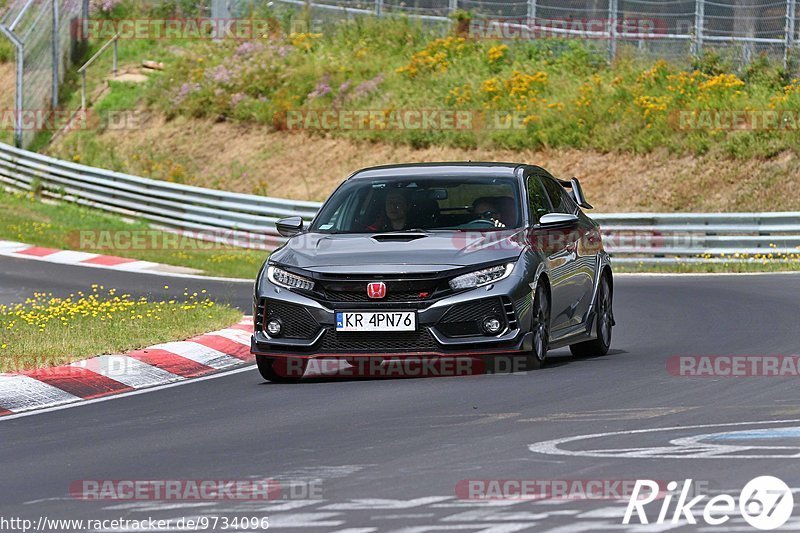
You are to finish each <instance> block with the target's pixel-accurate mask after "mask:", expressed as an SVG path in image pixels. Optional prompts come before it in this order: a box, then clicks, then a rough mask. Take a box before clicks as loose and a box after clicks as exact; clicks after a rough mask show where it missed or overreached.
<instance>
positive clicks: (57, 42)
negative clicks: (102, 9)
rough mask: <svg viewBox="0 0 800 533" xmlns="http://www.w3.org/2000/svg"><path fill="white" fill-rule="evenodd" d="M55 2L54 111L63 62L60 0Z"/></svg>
mask: <svg viewBox="0 0 800 533" xmlns="http://www.w3.org/2000/svg"><path fill="white" fill-rule="evenodd" d="M52 2H53V35H52V37H53V50H52V52H53V95H52V98H51V103H52V105H53V109H56V108H57V107H58V85H59V79H58V71H59V67H60V65H59V63H60V62H61V60H60V57H61V54H60V53H59V52H60V50H59V48H60V47H61V38H60V37H61V36H60V35H59V31H58V0H52Z"/></svg>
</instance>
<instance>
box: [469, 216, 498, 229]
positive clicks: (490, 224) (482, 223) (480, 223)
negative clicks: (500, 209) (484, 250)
mask: <svg viewBox="0 0 800 533" xmlns="http://www.w3.org/2000/svg"><path fill="white" fill-rule="evenodd" d="M464 226H466V227H469V228H481V227H487V228H495V227H497V226H496V225H495V223H494V221H492V220H486V219H485V218H476V219H475V220H472V221H470V222H467V223H466V224H464Z"/></svg>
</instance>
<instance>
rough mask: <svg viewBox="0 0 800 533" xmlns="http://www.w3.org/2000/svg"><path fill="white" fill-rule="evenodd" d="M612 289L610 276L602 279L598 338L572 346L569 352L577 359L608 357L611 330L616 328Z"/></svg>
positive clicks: (598, 293)
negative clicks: (596, 356)
mask: <svg viewBox="0 0 800 533" xmlns="http://www.w3.org/2000/svg"><path fill="white" fill-rule="evenodd" d="M611 304H612V301H611V287H610V285H609V282H608V276H606V275H603V277H602V278H600V287H599V288H598V290H597V318H595V334H596V335H597V338H596V339H594V340H591V341H586V342H579V343H578V344H571V345H570V347H569V351H570V352H572V355H574V356H576V357H591V356H593V355H606V354H607V353H608V349H609V348H610V347H611V329H612V327H613V326H614V314H613V312H612V305H611Z"/></svg>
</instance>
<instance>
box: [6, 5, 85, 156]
mask: <svg viewBox="0 0 800 533" xmlns="http://www.w3.org/2000/svg"><path fill="white" fill-rule="evenodd" d="M87 10H88V2H85V1H84V0H13V1H12V2H10V3H9V5H8V6H7V7H6V10H5V12H4V13H3V15H2V17H0V32H2V33H3V35H4V36H5V37H6V38H7V39H8V40H9V41H10V42H11V44H12V45H13V48H14V61H15V65H16V69H15V76H16V82H15V98H14V113H13V116H14V139H15V144H16V145H17V146H20V147H27V146H29V145H30V143H31V141H33V138H34V136H35V135H36V132H37V131H39V130H40V129H41V128H39V127H38V125H39V124H41V123H43V122H46V121H48V120H49V119H50V118H49V114H50V112H51V111H52V110H53V109H55V108H57V107H58V101H59V92H58V90H59V86H60V84H61V83H62V82H63V80H64V76H65V75H66V72H67V69H68V68H69V67H70V66H71V64H72V60H73V59H74V57H75V55H76V46H77V43H76V41H75V39H74V37H75V34H76V32H75V31H74V28H73V26H74V24H75V23H76V22H77V21H78V20H80V19H82V18H84V19H85V18H88V17H87Z"/></svg>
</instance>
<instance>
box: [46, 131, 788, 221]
mask: <svg viewBox="0 0 800 533" xmlns="http://www.w3.org/2000/svg"><path fill="white" fill-rule="evenodd" d="M87 133H88V132H83V135H82V136H76V135H70V136H68V137H67V138H65V139H62V140H60V141H59V143H58V145H56V146H53V147H51V149H50V150H49V151H50V153H52V154H54V155H57V156H59V157H63V158H67V159H71V160H74V159H80V160H81V162H84V163H87V164H92V165H96V166H102V167H105V168H114V169H115V170H121V171H125V172H130V173H133V174H138V175H145V176H152V177H156V178H162V179H169V180H171V181H180V182H184V183H190V184H193V185H201V186H206V187H213V188H219V189H226V190H231V191H239V192H247V193H258V194H264V195H269V196H277V197H284V198H293V199H311V200H324V199H325V198H326V197H327V196H328V195H329V194H330V192H331V191H332V190H333V188H334V187H336V185H338V184H339V183H340V182H341V181H342V180H343V179H345V178H346V177H347V176H348V175H349V174H350V173H352V172H353V171H355V170H358V169H359V168H363V167H366V166H371V165H379V164H387V163H401V162H422V161H465V160H473V161H515V162H525V163H533V164H537V165H541V166H543V167H545V168H547V169H548V170H550V171H551V172H552V173H553V174H555V175H556V176H558V177H561V178H569V177H572V176H577V177H579V178H581V181H582V183H583V184H584V188H585V190H586V193H587V197H588V199H589V201H590V202H591V203H593V204H594V205H595V207H596V209H597V210H598V211H606V212H611V211H621V212H624V211H750V210H752V211H778V210H800V162H798V158H797V157H796V156H795V155H792V154H789V153H786V154H782V155H780V156H778V157H775V158H772V159H770V160H748V161H738V160H730V159H718V158H713V157H690V156H686V157H675V156H671V155H670V154H668V153H666V152H656V153H651V154H648V155H644V156H640V155H632V154H614V153H597V152H586V151H579V150H543V151H513V150H496V149H492V150H490V149H475V150H467V149H457V148H442V147H433V148H425V149H413V148H411V147H408V146H394V145H390V144H376V143H359V142H353V141H350V140H345V139H338V138H330V137H316V136H309V135H306V134H294V133H293V134H286V133H277V132H272V131H270V130H269V129H268V128H267V127H266V126H250V125H247V126H245V125H241V124H232V123H228V122H213V121H209V120H187V119H183V118H181V119H177V120H174V121H171V122H168V121H165V120H164V118H162V117H151V118H149V119H148V120H147V121H145V122H143V123H142V124H141V127H138V128H136V129H126V130H118V131H111V130H109V131H106V132H104V133H99V134H96V135H94V134H90V135H87ZM87 155H88V157H87ZM76 156H77V157H76ZM109 157H111V158H112V159H109Z"/></svg>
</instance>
